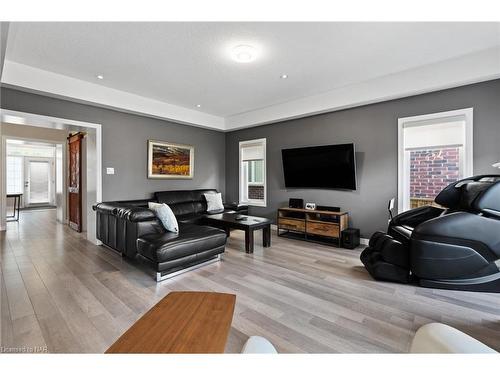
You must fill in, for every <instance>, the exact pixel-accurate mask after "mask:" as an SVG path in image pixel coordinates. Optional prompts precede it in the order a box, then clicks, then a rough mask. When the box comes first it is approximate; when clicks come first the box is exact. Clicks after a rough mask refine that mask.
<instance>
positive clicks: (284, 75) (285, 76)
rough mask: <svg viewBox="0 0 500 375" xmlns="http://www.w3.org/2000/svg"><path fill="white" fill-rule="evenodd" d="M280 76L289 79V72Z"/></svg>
mask: <svg viewBox="0 0 500 375" xmlns="http://www.w3.org/2000/svg"><path fill="white" fill-rule="evenodd" d="M280 78H281V79H287V78H288V74H282V75H280Z"/></svg>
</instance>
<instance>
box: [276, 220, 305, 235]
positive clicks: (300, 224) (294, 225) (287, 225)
mask: <svg viewBox="0 0 500 375" xmlns="http://www.w3.org/2000/svg"><path fill="white" fill-rule="evenodd" d="M278 227H279V229H288V230H295V231H297V232H304V231H305V227H306V224H305V221H304V220H300V219H288V218H287V219H285V218H282V217H280V218H279V219H278Z"/></svg>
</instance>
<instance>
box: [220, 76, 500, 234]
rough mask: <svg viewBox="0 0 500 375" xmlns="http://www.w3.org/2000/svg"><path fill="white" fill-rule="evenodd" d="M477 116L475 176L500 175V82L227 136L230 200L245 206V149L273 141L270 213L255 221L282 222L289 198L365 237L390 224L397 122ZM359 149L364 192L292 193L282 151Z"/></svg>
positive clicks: (359, 174)
mask: <svg viewBox="0 0 500 375" xmlns="http://www.w3.org/2000/svg"><path fill="white" fill-rule="evenodd" d="M468 107H473V108H474V173H476V174H480V173H498V172H499V171H498V169H494V168H492V167H491V164H492V163H493V162H496V161H500V80H495V81H489V82H484V83H479V84H474V85H468V86H462V87H459V88H455V89H449V90H443V91H438V92H434V93H429V94H423V95H418V96H413V97H408V98H404V99H398V100H392V101H388V102H383V103H377V104H373V105H367V106H363V107H357V108H352V109H347V110H343V111H338V112H332V113H326V114H322V115H318V116H313V117H306V118H302V119H297V120H291V121H284V122H280V123H275V124H271V125H263V126H260V127H255V128H250V129H243V130H239V131H234V132H230V133H228V134H226V194H227V199H228V200H238V142H239V141H243V140H249V139H255V138H267V194H268V199H267V207H265V208H261V207H252V208H251V213H253V214H255V215H262V216H267V217H269V218H271V219H275V216H276V209H277V208H279V207H281V206H286V205H287V204H288V199H289V198H290V197H298V198H304V201H305V202H316V203H317V204H324V205H332V206H341V207H342V209H343V210H347V211H349V212H350V214H351V225H352V226H354V227H357V228H360V229H361V234H362V236H363V237H369V236H370V235H371V233H373V232H374V231H376V230H384V229H385V228H386V224H387V211H386V207H387V201H388V200H389V199H390V198H391V197H396V196H397V147H398V140H397V136H398V135H397V123H398V118H400V117H407V116H415V115H422V114H428V113H434V112H442V111H449V110H454V109H460V108H468ZM345 142H354V143H355V144H356V151H357V152H356V157H357V177H358V190H356V191H352V192H351V191H338V190H316V189H285V187H284V180H283V170H282V164H281V149H282V148H288V147H299V146H313V145H325V144H335V143H345Z"/></svg>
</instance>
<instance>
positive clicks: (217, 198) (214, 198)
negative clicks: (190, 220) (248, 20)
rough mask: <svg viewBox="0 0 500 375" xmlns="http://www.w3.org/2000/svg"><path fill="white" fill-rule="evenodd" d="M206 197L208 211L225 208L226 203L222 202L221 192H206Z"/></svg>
mask: <svg viewBox="0 0 500 375" xmlns="http://www.w3.org/2000/svg"><path fill="white" fill-rule="evenodd" d="M204 195H205V199H206V200H207V211H208V212H210V211H222V210H224V204H222V194H221V193H206V194H204Z"/></svg>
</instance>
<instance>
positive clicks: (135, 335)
mask: <svg viewBox="0 0 500 375" xmlns="http://www.w3.org/2000/svg"><path fill="white" fill-rule="evenodd" d="M235 302H236V296H235V295H234V294H225V293H210V292H171V293H169V294H168V295H167V296H166V297H165V298H163V299H162V300H161V301H160V302H158V303H157V304H156V305H155V306H153V308H151V310H149V311H148V312H147V313H146V314H144V316H143V317H142V318H140V319H139V320H138V321H137V322H135V323H134V325H133V326H132V327H130V328H129V329H128V330H127V331H126V332H125V333H124V334H123V335H122V336H121V337H120V338H119V339H118V340H116V342H115V343H114V344H113V345H111V346H110V347H109V349H108V350H106V353H223V352H224V348H225V346H226V341H227V336H228V334H229V329H230V328H231V321H232V319H233V313H234V304H235Z"/></svg>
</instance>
